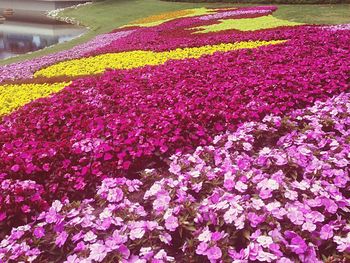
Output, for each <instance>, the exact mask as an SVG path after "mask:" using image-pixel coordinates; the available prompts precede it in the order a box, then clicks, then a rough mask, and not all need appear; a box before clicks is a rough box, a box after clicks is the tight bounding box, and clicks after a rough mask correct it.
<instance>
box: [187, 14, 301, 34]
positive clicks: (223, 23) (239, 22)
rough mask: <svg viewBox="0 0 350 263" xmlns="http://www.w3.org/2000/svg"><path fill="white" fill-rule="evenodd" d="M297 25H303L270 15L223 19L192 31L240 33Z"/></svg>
mask: <svg viewBox="0 0 350 263" xmlns="http://www.w3.org/2000/svg"><path fill="white" fill-rule="evenodd" d="M298 25H303V23H297V22H291V21H288V20H283V19H279V18H276V17H273V16H272V15H268V16H262V17H256V18H241V19H224V20H220V23H219V24H213V25H208V26H201V27H195V28H194V29H196V30H200V31H197V32H195V33H208V32H217V31H223V30H229V29H236V30H240V31H255V30H260V29H268V28H276V27H280V26H298Z"/></svg>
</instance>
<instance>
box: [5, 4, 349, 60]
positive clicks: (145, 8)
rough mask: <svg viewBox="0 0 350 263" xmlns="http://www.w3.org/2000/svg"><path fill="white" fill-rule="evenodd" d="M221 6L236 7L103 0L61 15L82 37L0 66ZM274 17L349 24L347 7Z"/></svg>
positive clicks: (286, 11)
mask: <svg viewBox="0 0 350 263" xmlns="http://www.w3.org/2000/svg"><path fill="white" fill-rule="evenodd" d="M203 6H207V7H223V6H224V7H225V6H227V7H228V6H237V5H232V4H229V3H217V4H209V3H180V2H165V1H159V0H118V1H116V0H107V1H102V2H97V3H94V4H93V5H91V6H85V7H81V8H78V9H69V10H66V11H64V12H62V13H61V14H60V15H61V16H62V17H70V18H73V19H75V20H77V21H80V23H82V24H83V25H85V26H87V27H89V28H90V30H89V31H88V32H87V33H86V34H84V35H83V36H81V37H79V38H77V39H74V40H72V41H70V42H67V43H63V44H59V45H55V46H53V47H50V48H46V49H45V50H41V51H37V52H34V53H32V54H26V55H21V56H18V57H14V58H9V59H7V60H4V61H0V65H4V64H9V63H12V62H17V61H22V60H25V59H30V58H34V57H38V56H42V55H46V54H49V53H53V52H57V51H60V50H65V49H68V48H71V47H73V46H75V45H77V44H80V43H84V42H86V41H87V40H89V39H91V38H93V37H94V36H96V35H99V34H102V33H106V32H109V31H111V30H113V29H115V28H117V27H119V26H123V25H125V24H128V23H129V22H131V21H133V20H137V19H140V18H144V17H147V16H151V15H155V14H160V13H163V12H169V11H176V10H181V9H187V8H193V7H203ZM278 7H279V9H278V11H277V12H276V13H275V14H274V16H276V17H278V18H281V19H287V20H290V21H296V22H304V23H310V24H314V23H315V24H342V23H349V22H350V16H349V13H350V5H349V4H341V5H279V6H278Z"/></svg>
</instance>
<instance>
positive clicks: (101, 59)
mask: <svg viewBox="0 0 350 263" xmlns="http://www.w3.org/2000/svg"><path fill="white" fill-rule="evenodd" d="M283 42H285V40H273V41H244V42H238V43H227V44H224V43H223V44H218V45H207V46H201V47H191V48H182V49H181V48H178V49H174V50H170V51H164V52H153V51H142V50H137V51H128V52H120V53H109V54H102V55H97V56H94V57H87V58H81V59H74V60H68V61H63V62H60V63H57V64H55V65H52V66H49V67H47V68H44V69H41V70H39V71H37V72H36V73H35V74H34V76H36V77H37V76H45V77H54V76H79V75H91V74H98V73H102V72H104V71H105V70H106V69H107V68H113V69H132V68H137V67H143V66H146V65H159V64H163V63H165V62H166V61H168V60H180V59H186V58H199V57H201V56H203V55H211V54H213V53H215V52H227V51H231V50H238V49H245V48H257V47H260V46H267V45H275V44H280V43H283Z"/></svg>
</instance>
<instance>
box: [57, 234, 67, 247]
mask: <svg viewBox="0 0 350 263" xmlns="http://www.w3.org/2000/svg"><path fill="white" fill-rule="evenodd" d="M67 237H68V234H67V232H66V231H62V232H61V233H59V234H58V236H57V238H56V241H55V244H56V246H58V247H62V246H63V245H64V243H66V240H67Z"/></svg>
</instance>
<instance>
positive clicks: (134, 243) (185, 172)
mask: <svg viewBox="0 0 350 263" xmlns="http://www.w3.org/2000/svg"><path fill="white" fill-rule="evenodd" d="M349 105H350V96H349V95H348V94H341V95H339V96H338V97H335V98H333V99H331V100H328V101H326V102H325V103H320V102H318V103H316V105H315V106H313V107H311V108H308V109H305V110H299V111H295V112H293V113H291V114H290V115H289V116H286V117H284V118H281V117H278V116H272V115H270V116H267V117H265V118H264V119H263V121H262V122H248V123H245V124H243V125H242V126H241V127H240V128H239V129H238V130H237V131H236V132H233V133H230V132H228V133H225V134H222V135H219V136H216V137H215V139H214V144H213V145H210V146H205V147H198V148H197V149H196V150H195V152H194V153H192V154H187V155H180V154H177V155H174V156H173V157H172V158H171V160H172V162H171V163H170V166H169V167H170V168H169V171H164V170H154V169H153V170H146V171H145V172H144V173H143V175H142V177H141V178H140V180H128V179H126V178H119V179H105V180H103V182H102V184H101V186H99V187H98V189H97V195H96V197H95V199H89V200H83V201H81V202H74V203H70V202H69V201H66V202H64V203H63V204H62V203H61V202H59V201H55V202H54V203H53V205H52V207H51V208H50V209H49V210H48V211H47V212H44V213H42V214H41V215H40V216H39V217H38V219H37V221H36V222H35V223H33V224H29V225H26V226H22V227H19V228H17V229H13V230H12V233H11V235H10V236H9V237H7V238H6V239H4V240H3V241H2V242H1V244H0V247H1V249H0V253H2V254H0V255H2V257H4V258H6V259H12V260H28V259H31V260H34V259H37V260H39V261H50V260H52V259H55V260H56V259H57V258H55V257H53V255H59V257H60V260H62V261H64V260H67V262H81V261H82V260H87V261H88V262H90V261H91V260H94V261H96V262H101V261H103V260H105V261H116V260H124V261H125V262H136V260H139V261H140V262H146V261H148V260H150V259H158V260H162V261H165V262H179V261H181V262H184V261H187V260H194V261H195V262H200V261H201V262H202V261H205V260H209V261H211V262H217V261H218V260H223V261H224V262H230V261H232V260H241V261H244V262H245V261H248V260H249V261H256V260H257V261H260V262H298V261H301V262H320V261H321V259H323V260H329V261H333V260H338V261H337V262H341V260H345V258H346V257H347V255H348V253H349V252H350V238H349V237H350V227H349V224H348V222H347V219H348V218H349V215H350V214H349V211H350V210H349V208H350V199H349V198H348V196H349V189H348V187H347V186H348V185H349V181H350V177H349V174H348V171H346V170H344V167H346V166H347V165H348V163H349V159H350V158H349V157H348V155H349V151H350V144H349V140H348V138H349V136H350V134H349V127H348V126H349V125H350V123H349V118H350V106H349ZM140 197H141V198H142V199H141V198H140ZM135 198H136V199H135ZM135 200H137V201H138V202H136V201H135ZM141 200H142V201H141ZM53 243H55V245H56V246H55V247H54V250H52V249H50V247H51V244H53ZM33 244H38V245H33ZM63 251H64V253H63Z"/></svg>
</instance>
